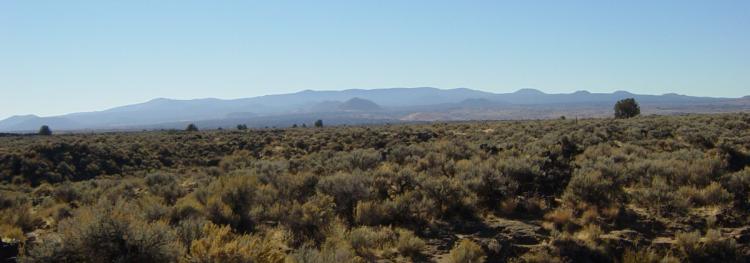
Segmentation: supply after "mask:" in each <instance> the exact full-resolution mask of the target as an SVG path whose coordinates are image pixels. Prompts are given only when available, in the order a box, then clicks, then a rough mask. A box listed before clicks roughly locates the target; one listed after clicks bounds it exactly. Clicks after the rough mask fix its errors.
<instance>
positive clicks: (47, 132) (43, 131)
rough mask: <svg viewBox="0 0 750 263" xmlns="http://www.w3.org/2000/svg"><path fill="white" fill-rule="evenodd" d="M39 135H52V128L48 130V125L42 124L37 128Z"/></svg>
mask: <svg viewBox="0 0 750 263" xmlns="http://www.w3.org/2000/svg"><path fill="white" fill-rule="evenodd" d="M39 135H44V136H49V135H52V130H50V128H49V126H47V125H42V127H40V128H39Z"/></svg>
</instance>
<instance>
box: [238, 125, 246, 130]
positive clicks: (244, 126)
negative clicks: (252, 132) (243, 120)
mask: <svg viewBox="0 0 750 263" xmlns="http://www.w3.org/2000/svg"><path fill="white" fill-rule="evenodd" d="M237 129H238V130H241V131H242V130H247V125H246V124H238V125H237Z"/></svg>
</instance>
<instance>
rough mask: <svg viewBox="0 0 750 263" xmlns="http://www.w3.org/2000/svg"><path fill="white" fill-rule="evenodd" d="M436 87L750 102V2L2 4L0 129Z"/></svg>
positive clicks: (14, 0)
mask: <svg viewBox="0 0 750 263" xmlns="http://www.w3.org/2000/svg"><path fill="white" fill-rule="evenodd" d="M417 86H432V87H438V88H457V87H465V88H472V89H480V90H486V91H493V92H511V91H514V90H517V89H519V88H536V89H540V90H542V91H545V92H553V93H556V92H573V91H576V90H583V89H585V90H590V91H594V92H611V91H615V90H628V91H631V92H635V93H646V94H661V93H667V92H677V93H681V94H688V95H706V96H732V97H739V96H744V95H748V94H750V1H744V0H743V1H721V0H717V1H707V0H706V1H704V0H702V1H689V0H680V1H593V0H592V1H533V0H532V1H514V2H511V1H434V0H432V1H412V0H409V1H385V0H378V1H276V0H274V1H184V0H180V1H161V0H160V1H135V0H130V1H67V0H66V1H57V0H55V1H28V0H4V1H0V118H5V117H8V116H10V115H14V114H29V113H32V114H39V115H43V116H45V115H54V114H62V113H69V112H75V111H91V110H100V109H105V108H109V107H112V106H118V105H123V104H130V103H137V102H143V101H146V100H149V99H152V98H155V97H169V98H202V97H217V98H239V97H250V96H257V95H265V94H275V93H286V92H295V91H299V90H303V89H326V90H332V89H349V88H388V87H417Z"/></svg>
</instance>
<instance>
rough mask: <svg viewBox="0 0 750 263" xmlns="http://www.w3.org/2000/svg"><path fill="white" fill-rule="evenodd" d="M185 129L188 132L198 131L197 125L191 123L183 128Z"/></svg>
mask: <svg viewBox="0 0 750 263" xmlns="http://www.w3.org/2000/svg"><path fill="white" fill-rule="evenodd" d="M185 130H186V131H189V132H196V131H198V126H195V124H192V123H191V124H189V125H188V126H187V128H185Z"/></svg>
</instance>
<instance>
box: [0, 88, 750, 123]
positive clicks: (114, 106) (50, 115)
mask: <svg viewBox="0 0 750 263" xmlns="http://www.w3.org/2000/svg"><path fill="white" fill-rule="evenodd" d="M419 88H434V89H440V90H451V89H460V88H438V87H393V88H363V89H357V88H354V89H337V90H334V89H321V90H312V91H324V92H327V91H346V90H382V89H419ZM465 89H470V90H475V91H482V92H489V93H495V94H500V93H513V92H516V91H519V90H522V89H532V90H538V91H541V92H542V93H546V94H572V93H575V92H578V91H587V92H591V93H614V92H617V91H625V92H630V91H628V90H613V91H609V92H606V91H604V92H597V91H590V90H574V91H569V92H554V93H553V92H547V91H544V90H540V89H534V88H520V89H516V90H512V91H507V92H505V91H503V92H493V91H488V90H482V89H472V88H465ZM308 90H310V89H305V90H298V91H294V92H289V93H274V94H262V95H257V96H245V97H234V98H218V97H199V98H173V97H154V98H151V99H147V100H144V101H136V102H132V103H127V104H122V105H113V106H109V107H106V108H100V109H92V110H84V111H76V112H63V113H58V114H49V115H40V114H35V113H25V114H14V115H9V116H2V115H0V120H4V119H7V118H9V117H13V116H24V115H35V116H38V117H53V116H60V115H66V114H71V113H81V112H97V111H104V110H109V109H113V108H117V107H122V106H128V105H134V104H140V103H146V102H149V101H152V100H156V99H169V100H182V101H190V100H201V99H219V100H234V99H246V98H254V97H262V96H272V95H284V94H294V93H299V92H303V91H308ZM669 93H674V92H669ZM634 94H636V95H657V96H658V95H665V94H667V93H662V94H649V93H634ZM676 94H678V95H687V96H693V95H690V94H682V93H676ZM745 96H750V95H745ZM745 96H738V97H736V98H740V97H745ZM696 97H710V98H723V97H719V96H696ZM725 98H735V97H725Z"/></svg>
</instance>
